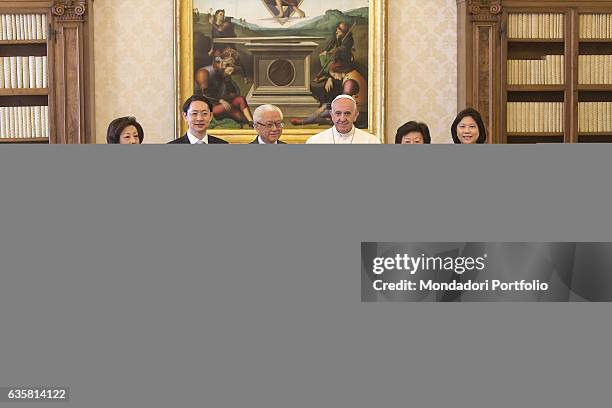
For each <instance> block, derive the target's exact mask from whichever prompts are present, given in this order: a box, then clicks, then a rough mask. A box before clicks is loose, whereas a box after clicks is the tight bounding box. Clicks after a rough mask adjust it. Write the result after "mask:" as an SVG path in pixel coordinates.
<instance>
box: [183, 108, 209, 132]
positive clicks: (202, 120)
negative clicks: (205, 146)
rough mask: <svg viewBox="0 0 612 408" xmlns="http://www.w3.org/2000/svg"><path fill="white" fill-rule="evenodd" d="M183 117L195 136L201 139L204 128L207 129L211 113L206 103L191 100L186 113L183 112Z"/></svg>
mask: <svg viewBox="0 0 612 408" xmlns="http://www.w3.org/2000/svg"><path fill="white" fill-rule="evenodd" d="M183 117H184V118H185V120H186V121H187V125H188V126H189V130H190V131H191V133H192V134H193V135H194V136H195V137H197V138H198V139H203V138H204V136H206V129H208V125H209V124H210V121H211V120H212V113H211V112H210V109H208V105H207V104H206V103H204V102H202V101H194V102H192V103H191V105H190V106H189V110H188V111H187V113H185V112H183Z"/></svg>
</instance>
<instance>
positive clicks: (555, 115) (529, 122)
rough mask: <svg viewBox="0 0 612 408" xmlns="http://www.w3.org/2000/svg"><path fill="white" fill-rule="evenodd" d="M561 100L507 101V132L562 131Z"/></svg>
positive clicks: (562, 104)
mask: <svg viewBox="0 0 612 408" xmlns="http://www.w3.org/2000/svg"><path fill="white" fill-rule="evenodd" d="M563 107H564V103H563V102H508V107H507V108H508V109H507V131H508V133H561V132H563V122H564V121H563V116H564V115H563Z"/></svg>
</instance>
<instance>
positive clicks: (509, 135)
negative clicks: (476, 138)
mask: <svg viewBox="0 0 612 408" xmlns="http://www.w3.org/2000/svg"><path fill="white" fill-rule="evenodd" d="M458 5H459V6H460V10H459V11H460V17H459V35H460V39H459V65H460V67H463V68H460V69H459V108H462V107H463V106H474V107H476V109H479V110H480V111H481V113H483V116H484V117H486V119H488V120H489V122H488V126H489V131H490V134H491V138H490V141H489V142H491V143H508V144H513V143H612V2H610V1H584V0H582V1H581V0H578V1H563V0H554V1H553V0H539V1H523V0H514V1H494V0H491V1H489V0H486V1H485V0H482V1H470V0H468V1H458ZM461 37H465V38H464V39H462V38H461ZM470 48H471V49H470Z"/></svg>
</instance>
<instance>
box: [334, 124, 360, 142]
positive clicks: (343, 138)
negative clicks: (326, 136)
mask: <svg viewBox="0 0 612 408" xmlns="http://www.w3.org/2000/svg"><path fill="white" fill-rule="evenodd" d="M332 137H333V138H334V143H338V144H340V143H353V140H354V139H355V126H353V128H352V129H351V130H350V131H349V132H348V133H340V132H339V131H338V129H336V126H333V127H332Z"/></svg>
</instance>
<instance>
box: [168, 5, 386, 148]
mask: <svg viewBox="0 0 612 408" xmlns="http://www.w3.org/2000/svg"><path fill="white" fill-rule="evenodd" d="M175 10H176V16H175V17H176V18H175V25H176V28H175V33H176V48H175V54H176V69H175V72H176V112H177V115H176V129H177V133H181V134H182V133H184V132H185V131H186V123H185V122H184V121H183V119H182V116H181V105H182V103H183V101H185V100H186V99H187V98H189V97H190V96H191V95H193V94H202V95H205V96H206V97H208V98H209V99H210V100H211V101H212V102H213V105H214V109H213V114H214V119H213V121H212V123H211V127H210V129H209V133H210V134H212V135H215V136H218V137H221V138H223V139H225V140H227V141H229V142H230V143H247V142H249V141H251V140H253V135H254V130H253V128H252V122H253V116H252V115H253V111H254V110H255V109H256V108H257V107H258V106H261V105H263V104H273V105H276V106H278V107H279V108H280V109H281V110H282V111H283V114H284V122H285V129H284V131H283V137H282V140H283V141H285V142H288V143H303V142H304V141H305V140H306V139H307V138H308V137H310V136H311V135H313V134H315V133H318V132H320V131H321V130H322V129H327V128H329V127H330V126H331V125H332V123H331V118H330V115H329V105H330V102H331V100H333V98H334V97H336V96H337V95H340V94H349V95H351V96H353V97H354V98H355V100H356V101H357V105H358V109H359V113H360V114H359V118H358V120H357V123H356V125H357V126H358V127H360V128H362V129H367V130H368V131H369V132H371V133H373V134H375V135H377V136H380V137H381V138H382V139H383V140H384V135H385V115H384V112H385V106H384V104H385V94H386V89H385V83H386V81H385V71H386V56H385V50H386V0H336V1H334V2H333V3H331V5H330V3H329V2H328V1H325V0H175Z"/></svg>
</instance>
